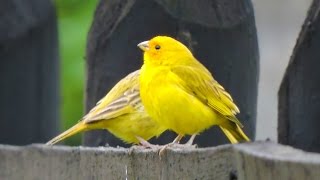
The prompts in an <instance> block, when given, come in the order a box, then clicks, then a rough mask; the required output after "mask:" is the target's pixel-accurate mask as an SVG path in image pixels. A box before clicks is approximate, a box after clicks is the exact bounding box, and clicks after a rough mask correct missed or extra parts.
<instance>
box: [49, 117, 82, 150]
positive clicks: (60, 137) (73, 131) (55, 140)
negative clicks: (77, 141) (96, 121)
mask: <svg viewBox="0 0 320 180" xmlns="http://www.w3.org/2000/svg"><path fill="white" fill-rule="evenodd" d="M85 130H87V125H86V124H84V123H83V122H82V121H80V122H79V123H77V124H76V125H74V126H72V127H71V128H69V129H68V130H66V131H65V132H63V133H61V134H59V135H58V136H57V137H55V138H53V139H51V140H50V141H49V142H47V143H46V145H54V144H56V143H58V142H60V141H62V140H64V139H66V138H68V137H70V136H73V135H75V134H77V133H79V132H81V131H85Z"/></svg>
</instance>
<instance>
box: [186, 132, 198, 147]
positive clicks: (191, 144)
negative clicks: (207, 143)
mask: <svg viewBox="0 0 320 180" xmlns="http://www.w3.org/2000/svg"><path fill="white" fill-rule="evenodd" d="M196 136H197V135H196V134H193V135H192V136H191V137H190V139H189V140H188V142H187V143H185V145H187V146H193V141H194V138H196Z"/></svg>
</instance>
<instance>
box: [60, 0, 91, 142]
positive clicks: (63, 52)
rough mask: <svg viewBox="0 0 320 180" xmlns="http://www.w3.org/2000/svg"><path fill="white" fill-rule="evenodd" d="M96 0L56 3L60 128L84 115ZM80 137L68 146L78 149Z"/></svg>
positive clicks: (71, 139) (69, 125)
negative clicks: (88, 48)
mask: <svg viewBox="0 0 320 180" xmlns="http://www.w3.org/2000/svg"><path fill="white" fill-rule="evenodd" d="M96 4H97V0H89V1H88V0H67V1H66V0H55V5H56V8H57V12H58V30H59V45H60V47H59V48H60V60H61V65H60V69H61V77H60V79H61V95H62V97H61V113H62V114H61V123H60V124H61V128H60V131H62V130H66V129H67V128H69V127H71V126H72V125H74V124H75V123H76V122H77V121H78V120H80V118H81V117H82V115H83V107H84V103H83V102H84V100H83V97H84V92H83V89H84V72H85V49H86V39H87V34H88V31H89V28H90V25H91V22H92V18H93V14H94V11H95V7H96ZM80 142H81V134H78V135H76V136H73V137H71V138H68V139H67V140H66V141H65V144H68V145H79V144H80Z"/></svg>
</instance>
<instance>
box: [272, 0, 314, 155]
mask: <svg viewBox="0 0 320 180" xmlns="http://www.w3.org/2000/svg"><path fill="white" fill-rule="evenodd" d="M319 12H320V0H314V1H313V3H312V5H311V6H310V9H309V12H308V16H307V18H306V20H305V22H304V24H303V26H302V30H301V32H300V35H299V38H298V40H297V43H296V46H295V48H294V50H293V53H292V56H291V59H290V61H289V64H288V67H287V69H286V73H285V75H284V78H283V81H282V83H281V86H280V90H279V111H278V112H279V115H278V116H279V117H278V118H279V119H278V130H279V137H278V140H279V142H280V143H283V144H288V145H291V146H294V147H297V148H301V149H304V150H308V151H314V152H320V143H319V139H320V131H319V129H318V127H319V126H320V121H319V118H320V111H319V108H320V82H319V77H320V71H319V68H318V67H319V65H320V64H319V63H320V62H319V59H320V51H319V46H320V33H319V32H320V15H319Z"/></svg>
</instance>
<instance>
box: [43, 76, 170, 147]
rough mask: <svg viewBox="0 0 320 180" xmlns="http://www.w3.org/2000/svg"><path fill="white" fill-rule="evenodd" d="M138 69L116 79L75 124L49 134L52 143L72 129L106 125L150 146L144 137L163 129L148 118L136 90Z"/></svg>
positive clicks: (121, 135) (118, 134)
mask: <svg viewBox="0 0 320 180" xmlns="http://www.w3.org/2000/svg"><path fill="white" fill-rule="evenodd" d="M139 75H140V71H139V70H137V71H135V72H132V73H130V74H129V75H128V76H126V77H125V78H123V79H122V80H121V81H119V82H118V83H117V84H116V85H115V86H114V87H113V88H112V89H111V90H110V92H109V93H108V94H107V95H106V96H105V97H104V98H102V99H101V100H100V101H99V102H98V103H97V105H96V106H95V107H94V108H93V109H92V110H91V111H90V112H89V113H88V114H87V115H85V116H84V117H83V118H82V120H81V121H79V122H78V123H77V124H76V125H74V126H73V127H71V128H70V129H68V130H66V131H65V132H63V133H61V134H60V135H58V136H57V137H55V138H53V139H52V140H50V141H49V142H47V145H53V144H55V143H57V142H59V141H61V140H63V139H65V138H68V137H70V136H72V135H74V134H76V133H79V132H83V131H87V130H93V129H106V130H108V131H109V132H111V133H112V134H114V135H115V136H116V137H118V138H120V139H121V140H123V141H124V142H126V143H133V144H137V143H139V142H140V143H141V144H142V145H144V146H148V147H150V146H151V145H152V144H150V143H148V142H147V140H149V139H151V138H152V137H154V136H159V135H160V134H161V133H162V132H164V131H165V130H166V129H165V128H163V127H161V126H158V124H157V123H155V122H154V121H152V120H151V119H150V116H149V115H148V114H147V113H146V112H145V110H144V107H143V105H142V103H141V99H140V94H139Z"/></svg>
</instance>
